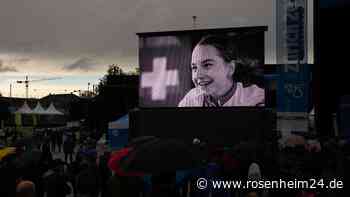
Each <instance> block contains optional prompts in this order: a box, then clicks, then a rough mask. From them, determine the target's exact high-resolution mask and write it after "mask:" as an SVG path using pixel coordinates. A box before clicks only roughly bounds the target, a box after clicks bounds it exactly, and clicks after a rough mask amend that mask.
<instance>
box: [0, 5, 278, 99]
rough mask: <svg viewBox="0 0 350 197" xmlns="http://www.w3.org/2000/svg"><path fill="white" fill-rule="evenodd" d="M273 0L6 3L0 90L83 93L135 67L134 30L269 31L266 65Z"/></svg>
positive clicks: (0, 29)
mask: <svg viewBox="0 0 350 197" xmlns="http://www.w3.org/2000/svg"><path fill="white" fill-rule="evenodd" d="M274 2H275V0H218V1H213V0H176V1H175V0H30V1H28V0H7V1H2V2H1V6H0V92H1V93H2V94H3V95H5V96H9V86H10V83H12V84H13V87H14V89H13V92H12V94H13V96H20V97H22V96H24V87H23V85H22V84H15V83H14V82H15V81H16V80H23V79H24V77H25V75H29V77H30V79H40V78H47V77H62V78H61V79H58V80H51V81H42V82H37V83H33V84H32V85H31V86H30V88H31V91H30V95H31V96H43V95H45V94H47V93H48V92H51V93H63V92H68V91H71V90H74V89H87V83H88V82H90V83H92V84H97V83H98V79H99V78H101V77H102V76H103V75H104V74H105V72H106V70H107V66H108V65H109V64H118V65H120V66H122V67H123V69H124V70H126V71H129V70H132V69H134V68H135V67H136V66H137V65H138V57H137V50H138V38H137V36H136V33H137V32H155V31H169V30H186V29H191V28H192V16H193V15H196V16H197V28H198V29H207V28H223V27H238V26H257V25H259V26H261V25H263V26H268V28H269V31H268V32H267V33H266V39H265V41H266V52H265V56H266V57H265V62H267V63H271V62H273V61H274V58H275V56H274V50H275V49H274V45H275V41H274V36H275V35H274V28H275V27H274V20H276V19H275V16H274V5H273V3H274Z"/></svg>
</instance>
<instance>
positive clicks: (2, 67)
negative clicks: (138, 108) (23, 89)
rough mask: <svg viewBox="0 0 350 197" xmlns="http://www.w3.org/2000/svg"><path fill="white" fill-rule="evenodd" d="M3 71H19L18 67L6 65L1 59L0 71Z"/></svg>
mask: <svg viewBox="0 0 350 197" xmlns="http://www.w3.org/2000/svg"><path fill="white" fill-rule="evenodd" d="M3 72H18V71H17V69H16V68H14V67H10V66H5V65H4V62H3V60H1V59H0V73H3Z"/></svg>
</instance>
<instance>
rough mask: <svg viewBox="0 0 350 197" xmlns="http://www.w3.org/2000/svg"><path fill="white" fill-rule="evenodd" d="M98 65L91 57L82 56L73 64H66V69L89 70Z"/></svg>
mask: <svg viewBox="0 0 350 197" xmlns="http://www.w3.org/2000/svg"><path fill="white" fill-rule="evenodd" d="M96 66H97V64H96V62H95V61H94V60H93V59H91V58H86V57H83V58H80V59H78V60H77V61H75V62H74V63H72V64H69V65H66V66H64V69H65V70H83V71H89V70H93V69H95V67H96Z"/></svg>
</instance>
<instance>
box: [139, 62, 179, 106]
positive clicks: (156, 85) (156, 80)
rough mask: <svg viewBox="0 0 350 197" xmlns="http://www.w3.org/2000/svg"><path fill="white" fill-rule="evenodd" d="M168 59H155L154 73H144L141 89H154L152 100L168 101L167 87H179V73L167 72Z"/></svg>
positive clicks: (175, 71) (174, 71)
mask: <svg viewBox="0 0 350 197" xmlns="http://www.w3.org/2000/svg"><path fill="white" fill-rule="evenodd" d="M166 64H167V59H166V57H159V58H155V59H153V72H149V73H142V75H141V88H149V87H151V89H152V100H153V101H157V100H158V101H159V100H165V99H166V88H167V86H176V85H178V83H179V82H178V81H179V79H178V71H177V70H166Z"/></svg>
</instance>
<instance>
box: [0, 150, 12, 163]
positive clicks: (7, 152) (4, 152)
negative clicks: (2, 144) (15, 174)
mask: <svg viewBox="0 0 350 197" xmlns="http://www.w3.org/2000/svg"><path fill="white" fill-rule="evenodd" d="M15 153H16V148H15V147H6V148H0V161H1V160H2V159H3V158H5V157H6V156H8V155H12V154H15Z"/></svg>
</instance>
